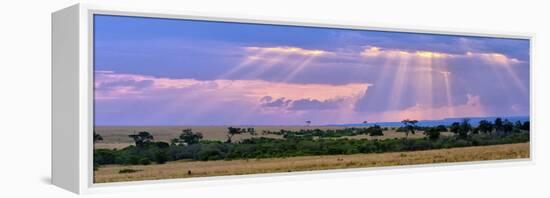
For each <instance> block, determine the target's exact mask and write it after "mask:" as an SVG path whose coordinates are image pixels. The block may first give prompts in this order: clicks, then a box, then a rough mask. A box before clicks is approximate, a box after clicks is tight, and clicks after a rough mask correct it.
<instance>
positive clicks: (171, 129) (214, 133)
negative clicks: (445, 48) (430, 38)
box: [95, 126, 451, 149]
mask: <svg viewBox="0 0 550 198" xmlns="http://www.w3.org/2000/svg"><path fill="white" fill-rule="evenodd" d="M227 127H229V126H137V127H130V126H96V127H95V132H96V133H99V134H100V135H101V136H102V137H103V141H102V142H97V143H95V148H107V149H113V148H119V149H120V148H124V147H126V146H128V145H131V144H133V140H132V139H130V138H128V135H131V134H133V133H134V132H136V133H137V132H139V131H148V132H150V133H151V134H152V135H153V136H154V137H155V140H156V141H164V142H170V140H171V139H173V138H176V137H178V136H179V135H180V134H181V131H182V130H183V129H187V128H190V129H192V130H193V132H201V133H202V134H203V136H204V139H206V140H222V141H224V140H226V138H227V137H226V135H227ZM238 127H244V128H246V127H248V126H238ZM252 127H254V128H255V129H256V133H258V135H257V137H272V138H279V137H280V136H277V135H262V131H263V130H270V131H279V130H281V129H285V130H294V131H298V130H300V129H317V128H318V129H322V130H327V129H343V128H346V127H344V126H342V127H339V126H252ZM356 128H360V127H356ZM450 134H451V133H450V132H443V133H442V135H450ZM250 137H252V136H251V135H250V134H240V135H236V136H235V137H233V140H235V141H239V140H242V139H246V138H250ZM404 137H405V133H402V132H395V129H394V130H392V129H391V127H389V130H388V131H384V136H381V137H370V136H368V135H358V136H348V137H346V138H350V139H351V138H358V139H361V138H366V139H374V138H376V139H387V138H404ZM422 137H424V135H423V134H422V131H420V132H418V133H416V134H409V138H422Z"/></svg>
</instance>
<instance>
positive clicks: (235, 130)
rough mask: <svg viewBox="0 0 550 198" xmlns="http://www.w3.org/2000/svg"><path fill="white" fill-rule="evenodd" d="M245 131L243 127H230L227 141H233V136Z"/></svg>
mask: <svg viewBox="0 0 550 198" xmlns="http://www.w3.org/2000/svg"><path fill="white" fill-rule="evenodd" d="M242 132H243V131H242V130H241V128H235V127H228V128H227V141H226V142H227V143H231V141H232V139H233V136H235V135H237V134H241V133H242Z"/></svg>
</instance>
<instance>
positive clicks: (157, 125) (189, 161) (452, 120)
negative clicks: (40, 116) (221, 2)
mask: <svg viewBox="0 0 550 198" xmlns="http://www.w3.org/2000/svg"><path fill="white" fill-rule="evenodd" d="M93 23H94V24H93V78H94V93H93V95H94V96H93V97H94V105H93V108H94V111H93V113H94V116H93V117H94V118H93V121H94V132H93V148H94V151H93V169H94V170H93V180H94V183H110V182H129V181H144V180H159V179H178V178H194V177H213V176H230V175H249V174H264V173H292V172H304V171H318V170H334V169H353V168H372V167H398V166H409V165H419V164H433V165H436V164H438V165H440V164H452V163H461V162H481V161H491V162H496V161H499V160H500V161H504V160H517V159H529V158H530V117H529V116H530V98H529V97H530V86H529V85H530V83H529V82H530V54H529V53H530V44H529V43H530V42H529V40H527V39H514V38H498V37H480V36H466V35H443V34H427V33H414V32H391V31H375V30H358V29H344V28H341V29H340V28H326V27H302V26H289V25H270V24H253V23H236V22H216V21H202V20H184V19H166V18H148V17H129V16H115V15H94V19H93ZM500 161H499V162H500Z"/></svg>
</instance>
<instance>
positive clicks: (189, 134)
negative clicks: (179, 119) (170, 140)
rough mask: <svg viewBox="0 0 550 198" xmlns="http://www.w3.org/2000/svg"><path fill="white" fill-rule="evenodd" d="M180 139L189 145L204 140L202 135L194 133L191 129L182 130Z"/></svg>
mask: <svg viewBox="0 0 550 198" xmlns="http://www.w3.org/2000/svg"><path fill="white" fill-rule="evenodd" d="M179 139H180V140H181V142H184V143H186V144H187V145H191V144H197V143H199V142H200V140H201V139H202V133H199V132H197V133H193V130H191V129H184V130H182V133H181V135H180V137H179Z"/></svg>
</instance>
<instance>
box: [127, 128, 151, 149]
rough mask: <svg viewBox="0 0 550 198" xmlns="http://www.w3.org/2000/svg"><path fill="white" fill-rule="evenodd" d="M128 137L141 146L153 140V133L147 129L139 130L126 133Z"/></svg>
mask: <svg viewBox="0 0 550 198" xmlns="http://www.w3.org/2000/svg"><path fill="white" fill-rule="evenodd" d="M128 137H130V138H132V139H133V140H134V142H135V143H136V146H142V145H144V144H146V143H150V142H152V141H153V139H154V138H153V135H151V133H149V132H147V131H141V132H139V133H138V134H132V135H128Z"/></svg>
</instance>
